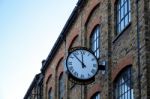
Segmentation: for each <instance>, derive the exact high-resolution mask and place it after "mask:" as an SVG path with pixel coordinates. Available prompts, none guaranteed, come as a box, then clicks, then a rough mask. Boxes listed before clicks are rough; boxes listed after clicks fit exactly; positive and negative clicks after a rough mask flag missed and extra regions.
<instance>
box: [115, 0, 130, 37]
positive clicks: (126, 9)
mask: <svg viewBox="0 0 150 99" xmlns="http://www.w3.org/2000/svg"><path fill="white" fill-rule="evenodd" d="M130 22H131V7H130V0H118V3H117V34H119V33H121V32H122V31H123V30H124V29H125V28H126V27H127V26H128V25H129V23H130Z"/></svg>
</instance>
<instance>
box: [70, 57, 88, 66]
mask: <svg viewBox="0 0 150 99" xmlns="http://www.w3.org/2000/svg"><path fill="white" fill-rule="evenodd" d="M73 55H74V56H75V57H76V59H77V60H78V61H79V62H80V63H81V64H82V68H85V67H86V65H85V64H84V63H83V62H82V61H81V60H80V59H79V58H78V57H77V56H76V55H75V54H73Z"/></svg>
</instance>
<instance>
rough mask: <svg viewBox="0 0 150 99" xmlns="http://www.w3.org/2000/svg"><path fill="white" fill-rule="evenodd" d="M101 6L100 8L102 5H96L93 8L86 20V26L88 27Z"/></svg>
mask: <svg viewBox="0 0 150 99" xmlns="http://www.w3.org/2000/svg"><path fill="white" fill-rule="evenodd" d="M99 6H100V3H98V4H96V5H95V6H94V7H93V8H92V10H91V11H90V12H89V13H88V15H87V16H88V17H87V18H86V21H85V26H87V25H88V23H89V20H90V18H91V16H92V15H93V13H94V12H95V10H96V9H98V8H99Z"/></svg>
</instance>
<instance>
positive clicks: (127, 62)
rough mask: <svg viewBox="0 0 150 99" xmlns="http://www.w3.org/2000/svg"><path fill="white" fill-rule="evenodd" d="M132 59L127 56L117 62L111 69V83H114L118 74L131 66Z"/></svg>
mask: <svg viewBox="0 0 150 99" xmlns="http://www.w3.org/2000/svg"><path fill="white" fill-rule="evenodd" d="M132 63H133V57H132V56H131V55H127V56H125V57H124V58H122V59H121V60H119V62H118V64H117V65H116V66H115V67H114V68H112V77H111V78H112V81H114V80H115V79H116V78H117V76H118V75H119V73H120V72H121V71H122V70H123V69H125V68H126V67H128V66H132Z"/></svg>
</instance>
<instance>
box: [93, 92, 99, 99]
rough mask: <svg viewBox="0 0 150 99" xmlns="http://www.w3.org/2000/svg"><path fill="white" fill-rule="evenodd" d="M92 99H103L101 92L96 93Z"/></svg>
mask: <svg viewBox="0 0 150 99" xmlns="http://www.w3.org/2000/svg"><path fill="white" fill-rule="evenodd" d="M91 99H101V98H100V93H99V92H97V93H95V94H94V95H93V96H92V97H91Z"/></svg>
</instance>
